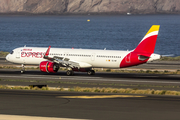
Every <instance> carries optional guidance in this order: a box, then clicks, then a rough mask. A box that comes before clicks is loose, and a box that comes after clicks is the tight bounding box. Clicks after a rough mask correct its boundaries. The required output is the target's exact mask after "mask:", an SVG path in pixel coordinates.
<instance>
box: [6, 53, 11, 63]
mask: <svg viewBox="0 0 180 120" xmlns="http://www.w3.org/2000/svg"><path fill="white" fill-rule="evenodd" d="M6 60H7V61H9V62H10V55H9V54H8V55H7V56H6Z"/></svg>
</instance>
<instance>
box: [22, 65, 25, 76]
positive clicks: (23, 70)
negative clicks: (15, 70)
mask: <svg viewBox="0 0 180 120" xmlns="http://www.w3.org/2000/svg"><path fill="white" fill-rule="evenodd" d="M21 66H22V69H21V74H23V73H24V72H25V68H24V64H22V65H21Z"/></svg>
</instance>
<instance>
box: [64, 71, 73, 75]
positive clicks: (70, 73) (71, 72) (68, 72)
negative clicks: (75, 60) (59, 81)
mask: <svg viewBox="0 0 180 120" xmlns="http://www.w3.org/2000/svg"><path fill="white" fill-rule="evenodd" d="M66 74H67V76H71V75H74V71H72V70H67V71H66Z"/></svg>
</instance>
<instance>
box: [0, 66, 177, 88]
mask: <svg viewBox="0 0 180 120" xmlns="http://www.w3.org/2000/svg"><path fill="white" fill-rule="evenodd" d="M0 79H1V81H0V84H4V85H7V84H8V85H26V86H27V85H31V84H47V85H48V86H49V87H58V86H61V87H73V86H80V87H116V88H120V87H126V88H129V87H130V88H141V89H165V90H180V87H178V86H180V75H167V74H136V73H107V72H104V73H103V72H97V73H96V74H95V75H92V76H89V75H87V74H86V73H81V72H76V73H75V75H74V76H66V72H65V71H60V72H58V73H42V72H40V71H38V70H29V71H26V72H25V74H21V73H20V71H19V70H14V69H7V70H5V69H0ZM133 85H134V86H133ZM140 85H142V86H140ZM143 85H144V86H143ZM145 85H146V86H145ZM154 85H156V86H172V87H154ZM173 86H176V87H173Z"/></svg>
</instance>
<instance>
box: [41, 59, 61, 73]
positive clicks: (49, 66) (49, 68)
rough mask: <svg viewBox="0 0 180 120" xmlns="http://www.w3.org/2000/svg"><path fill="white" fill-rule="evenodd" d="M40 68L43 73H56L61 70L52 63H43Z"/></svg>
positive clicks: (57, 65)
mask: <svg viewBox="0 0 180 120" xmlns="http://www.w3.org/2000/svg"><path fill="white" fill-rule="evenodd" d="M39 68H40V70H41V71H42V72H48V73H56V72H57V71H58V70H59V64H57V63H54V62H50V61H42V62H41V63H40V65H39Z"/></svg>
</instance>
